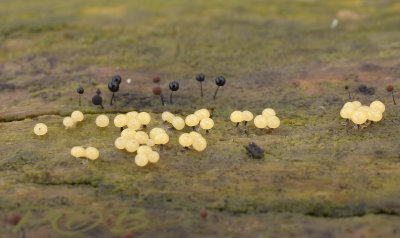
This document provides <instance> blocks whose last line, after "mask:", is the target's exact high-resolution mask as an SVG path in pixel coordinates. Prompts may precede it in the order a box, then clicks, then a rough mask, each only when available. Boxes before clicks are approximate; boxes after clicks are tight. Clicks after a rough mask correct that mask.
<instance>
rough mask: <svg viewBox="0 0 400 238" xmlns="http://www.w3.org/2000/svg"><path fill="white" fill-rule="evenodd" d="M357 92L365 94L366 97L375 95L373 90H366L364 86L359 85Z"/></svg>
mask: <svg viewBox="0 0 400 238" xmlns="http://www.w3.org/2000/svg"><path fill="white" fill-rule="evenodd" d="M358 91H359V92H360V93H362V94H366V95H374V94H375V88H372V87H371V88H368V87H367V86H366V85H364V84H361V85H360V86H358Z"/></svg>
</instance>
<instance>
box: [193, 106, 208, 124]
mask: <svg viewBox="0 0 400 238" xmlns="http://www.w3.org/2000/svg"><path fill="white" fill-rule="evenodd" d="M194 115H196V116H197V118H199V120H200V121H201V120H202V119H204V118H209V117H210V112H209V111H208V110H207V109H205V108H202V109H200V110H197V111H195V112H194Z"/></svg>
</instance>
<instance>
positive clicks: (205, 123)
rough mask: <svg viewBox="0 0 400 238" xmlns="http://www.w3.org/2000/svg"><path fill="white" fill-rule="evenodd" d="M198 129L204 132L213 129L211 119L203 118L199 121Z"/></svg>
mask: <svg viewBox="0 0 400 238" xmlns="http://www.w3.org/2000/svg"><path fill="white" fill-rule="evenodd" d="M200 127H201V128H202V129H204V130H210V129H211V128H213V127H214V121H213V119H211V118H204V119H202V120H201V121H200Z"/></svg>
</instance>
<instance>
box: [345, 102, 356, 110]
mask: <svg viewBox="0 0 400 238" xmlns="http://www.w3.org/2000/svg"><path fill="white" fill-rule="evenodd" d="M342 108H350V109H353V110H355V109H357V106H356V105H355V104H354V103H353V102H346V103H345V104H344V105H343V107H342Z"/></svg>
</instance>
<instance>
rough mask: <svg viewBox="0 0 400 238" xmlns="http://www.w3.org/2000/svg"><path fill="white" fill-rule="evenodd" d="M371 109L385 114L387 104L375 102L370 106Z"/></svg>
mask: <svg viewBox="0 0 400 238" xmlns="http://www.w3.org/2000/svg"><path fill="white" fill-rule="evenodd" d="M370 107H371V108H373V109H376V110H378V111H379V112H381V113H383V112H384V111H385V109H386V108H385V104H383V103H382V102H381V101H378V100H376V101H373V102H372V103H371V105H370Z"/></svg>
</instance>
